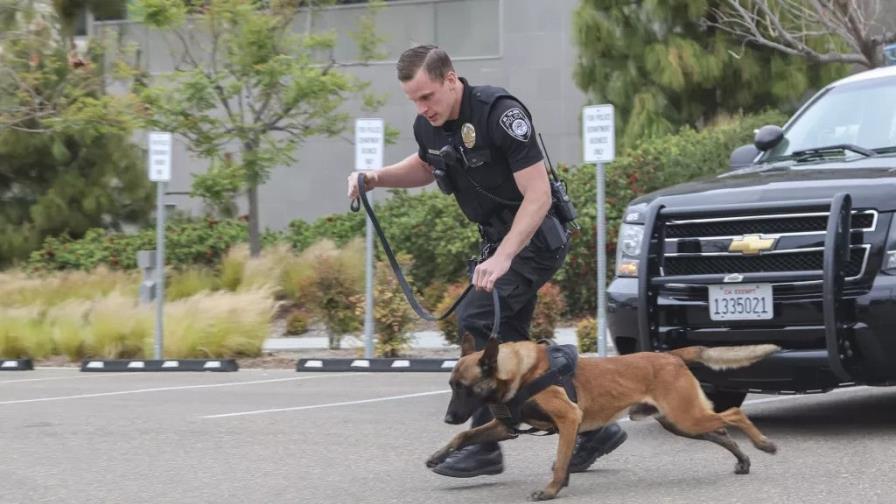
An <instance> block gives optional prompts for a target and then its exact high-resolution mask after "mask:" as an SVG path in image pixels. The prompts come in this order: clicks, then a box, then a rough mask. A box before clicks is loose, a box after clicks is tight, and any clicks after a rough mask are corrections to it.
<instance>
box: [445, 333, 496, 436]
mask: <svg viewBox="0 0 896 504" xmlns="http://www.w3.org/2000/svg"><path fill="white" fill-rule="evenodd" d="M475 350H476V348H475V344H474V342H473V337H472V336H470V335H469V334H466V335H464V339H463V342H462V343H461V353H460V356H461V357H460V360H458V361H457V364H455V366H454V371H452V372H451V379H450V380H449V382H448V383H449V384H450V385H451V402H450V403H448V412H447V413H446V414H445V422H446V423H449V424H453V425H457V424H462V423H464V422H466V421H467V420H468V419H469V418H470V417H471V416H472V415H473V413H475V412H476V410H478V409H479V408H481V407H483V406H485V404H486V403H490V402H496V401H498V398H499V397H500V394H499V381H498V379H497V377H496V375H497V371H498V341H497V340H495V339H490V340H489V342H488V343H487V344H486V345H485V349H484V350H481V351H479V352H477V351H475Z"/></svg>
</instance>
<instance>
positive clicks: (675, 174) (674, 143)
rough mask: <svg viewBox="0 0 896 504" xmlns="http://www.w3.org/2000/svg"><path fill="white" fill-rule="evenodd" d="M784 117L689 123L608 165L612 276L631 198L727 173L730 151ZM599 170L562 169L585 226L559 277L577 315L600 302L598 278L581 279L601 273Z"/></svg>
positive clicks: (609, 274)
mask: <svg viewBox="0 0 896 504" xmlns="http://www.w3.org/2000/svg"><path fill="white" fill-rule="evenodd" d="M784 120H785V117H784V116H783V115H782V114H780V113H778V112H769V113H765V114H760V115H755V116H744V117H736V118H732V119H728V120H726V121H725V122H723V123H721V124H719V125H716V126H713V127H709V128H706V129H704V130H702V131H699V132H698V131H694V130H692V129H690V128H685V129H683V130H682V131H680V132H679V133H678V134H676V135H670V136H666V137H660V138H656V139H653V140H649V141H645V142H642V143H640V144H638V145H637V146H636V147H635V148H633V149H631V150H628V151H627V152H625V153H624V154H623V155H622V156H619V157H617V158H616V160H615V161H613V162H612V163H609V164H607V165H605V169H606V177H605V178H606V186H605V187H606V198H607V202H606V217H607V250H606V254H607V281H608V282H609V280H610V279H612V277H613V267H614V262H615V254H616V237H617V234H618V230H619V220H620V217H621V215H622V212H624V211H625V208H626V206H627V205H628V202H629V201H631V200H632V199H634V198H636V197H637V196H640V195H642V194H646V193H649V192H652V191H655V190H657V189H661V188H663V187H667V186H670V185H674V184H678V183H681V182H687V181H689V180H693V179H696V178H699V177H703V176H710V175H714V174H717V173H722V172H724V171H725V170H727V169H728V158H729V156H730V155H731V151H732V150H733V149H734V148H736V147H738V146H740V145H743V144H745V143H749V142H751V141H752V138H753V130H754V129H755V128H758V127H759V126H762V125H764V124H782V123H783V122H784ZM594 170H595V167H594V165H583V166H579V167H572V168H569V167H563V169H562V171H563V173H564V175H563V178H565V179H566V181H567V186H568V188H569V193H570V198H572V200H573V202H574V203H575V205H576V209H577V210H578V212H579V218H578V223H579V226H581V230H580V231H579V232H578V233H577V234H576V235H575V236H574V237H573V244H572V247H571V249H570V252H569V255H568V256H567V259H566V264H565V265H564V267H563V268H562V269H561V270H560V272H559V273H558V275H557V276H556V277H555V281H556V282H558V283H559V284H560V286H561V288H562V290H563V293H564V294H565V295H566V301H567V303H568V307H567V308H568V312H569V313H570V314H572V315H576V314H583V313H593V312H594V310H595V307H596V299H595V298H596V285H597V282H596V281H582V280H583V279H596V278H597V264H596V261H595V250H596V249H597V244H596V243H595V242H596V236H597V233H596V230H595V220H596V213H597V211H596V208H595V173H594Z"/></svg>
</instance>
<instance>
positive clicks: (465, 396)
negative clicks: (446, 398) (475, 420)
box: [445, 384, 485, 425]
mask: <svg viewBox="0 0 896 504" xmlns="http://www.w3.org/2000/svg"><path fill="white" fill-rule="evenodd" d="M484 405H485V402H484V401H483V400H482V399H480V398H478V397H476V396H475V395H474V394H473V389H472V388H470V387H466V386H464V385H460V384H451V402H449V403H448V412H447V413H445V423H447V424H451V425H458V424H462V423H464V422H466V421H467V420H469V419H470V417H471V416H473V413H475V412H476V410H478V409H479V408H481V407H483V406H484Z"/></svg>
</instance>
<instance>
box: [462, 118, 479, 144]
mask: <svg viewBox="0 0 896 504" xmlns="http://www.w3.org/2000/svg"><path fill="white" fill-rule="evenodd" d="M460 136H461V138H463V139H464V145H466V146H467V148H468V149H472V148H473V146H474V145H476V128H474V127H473V125H472V124H470V123H464V125H463V126H461V127H460Z"/></svg>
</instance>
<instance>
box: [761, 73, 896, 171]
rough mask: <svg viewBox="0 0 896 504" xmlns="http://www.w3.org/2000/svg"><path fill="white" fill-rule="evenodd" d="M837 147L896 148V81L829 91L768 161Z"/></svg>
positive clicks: (804, 114) (790, 130) (786, 134)
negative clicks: (831, 146) (811, 150)
mask: <svg viewBox="0 0 896 504" xmlns="http://www.w3.org/2000/svg"><path fill="white" fill-rule="evenodd" d="M837 144H854V145H858V146H861V147H865V148H866V149H881V148H885V147H891V146H894V145H896V78H892V77H888V78H879V79H872V80H868V81H863V82H855V83H852V84H844V85H842V86H837V87H835V88H833V89H830V90H828V91H827V92H826V93H825V94H824V95H822V96H821V97H819V98H818V99H817V100H815V102H814V103H812V104H811V105H810V106H809V108H807V109H806V110H804V111H803V112H802V114H800V116H799V117H797V118H796V119H795V120H794V121H793V123H792V124H790V126H788V127H787V130H785V132H784V140H782V141H781V143H780V144H778V145H777V146H776V147H775V148H774V149H772V150H771V151H769V152H768V154H767V155H766V159H771V158H776V157H779V156H786V155H788V154H791V153H793V152H795V151H801V150H805V149H812V148H817V147H825V146H828V145H837ZM846 155H847V156H855V155H857V154H855V153H850V152H847V153H846Z"/></svg>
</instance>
